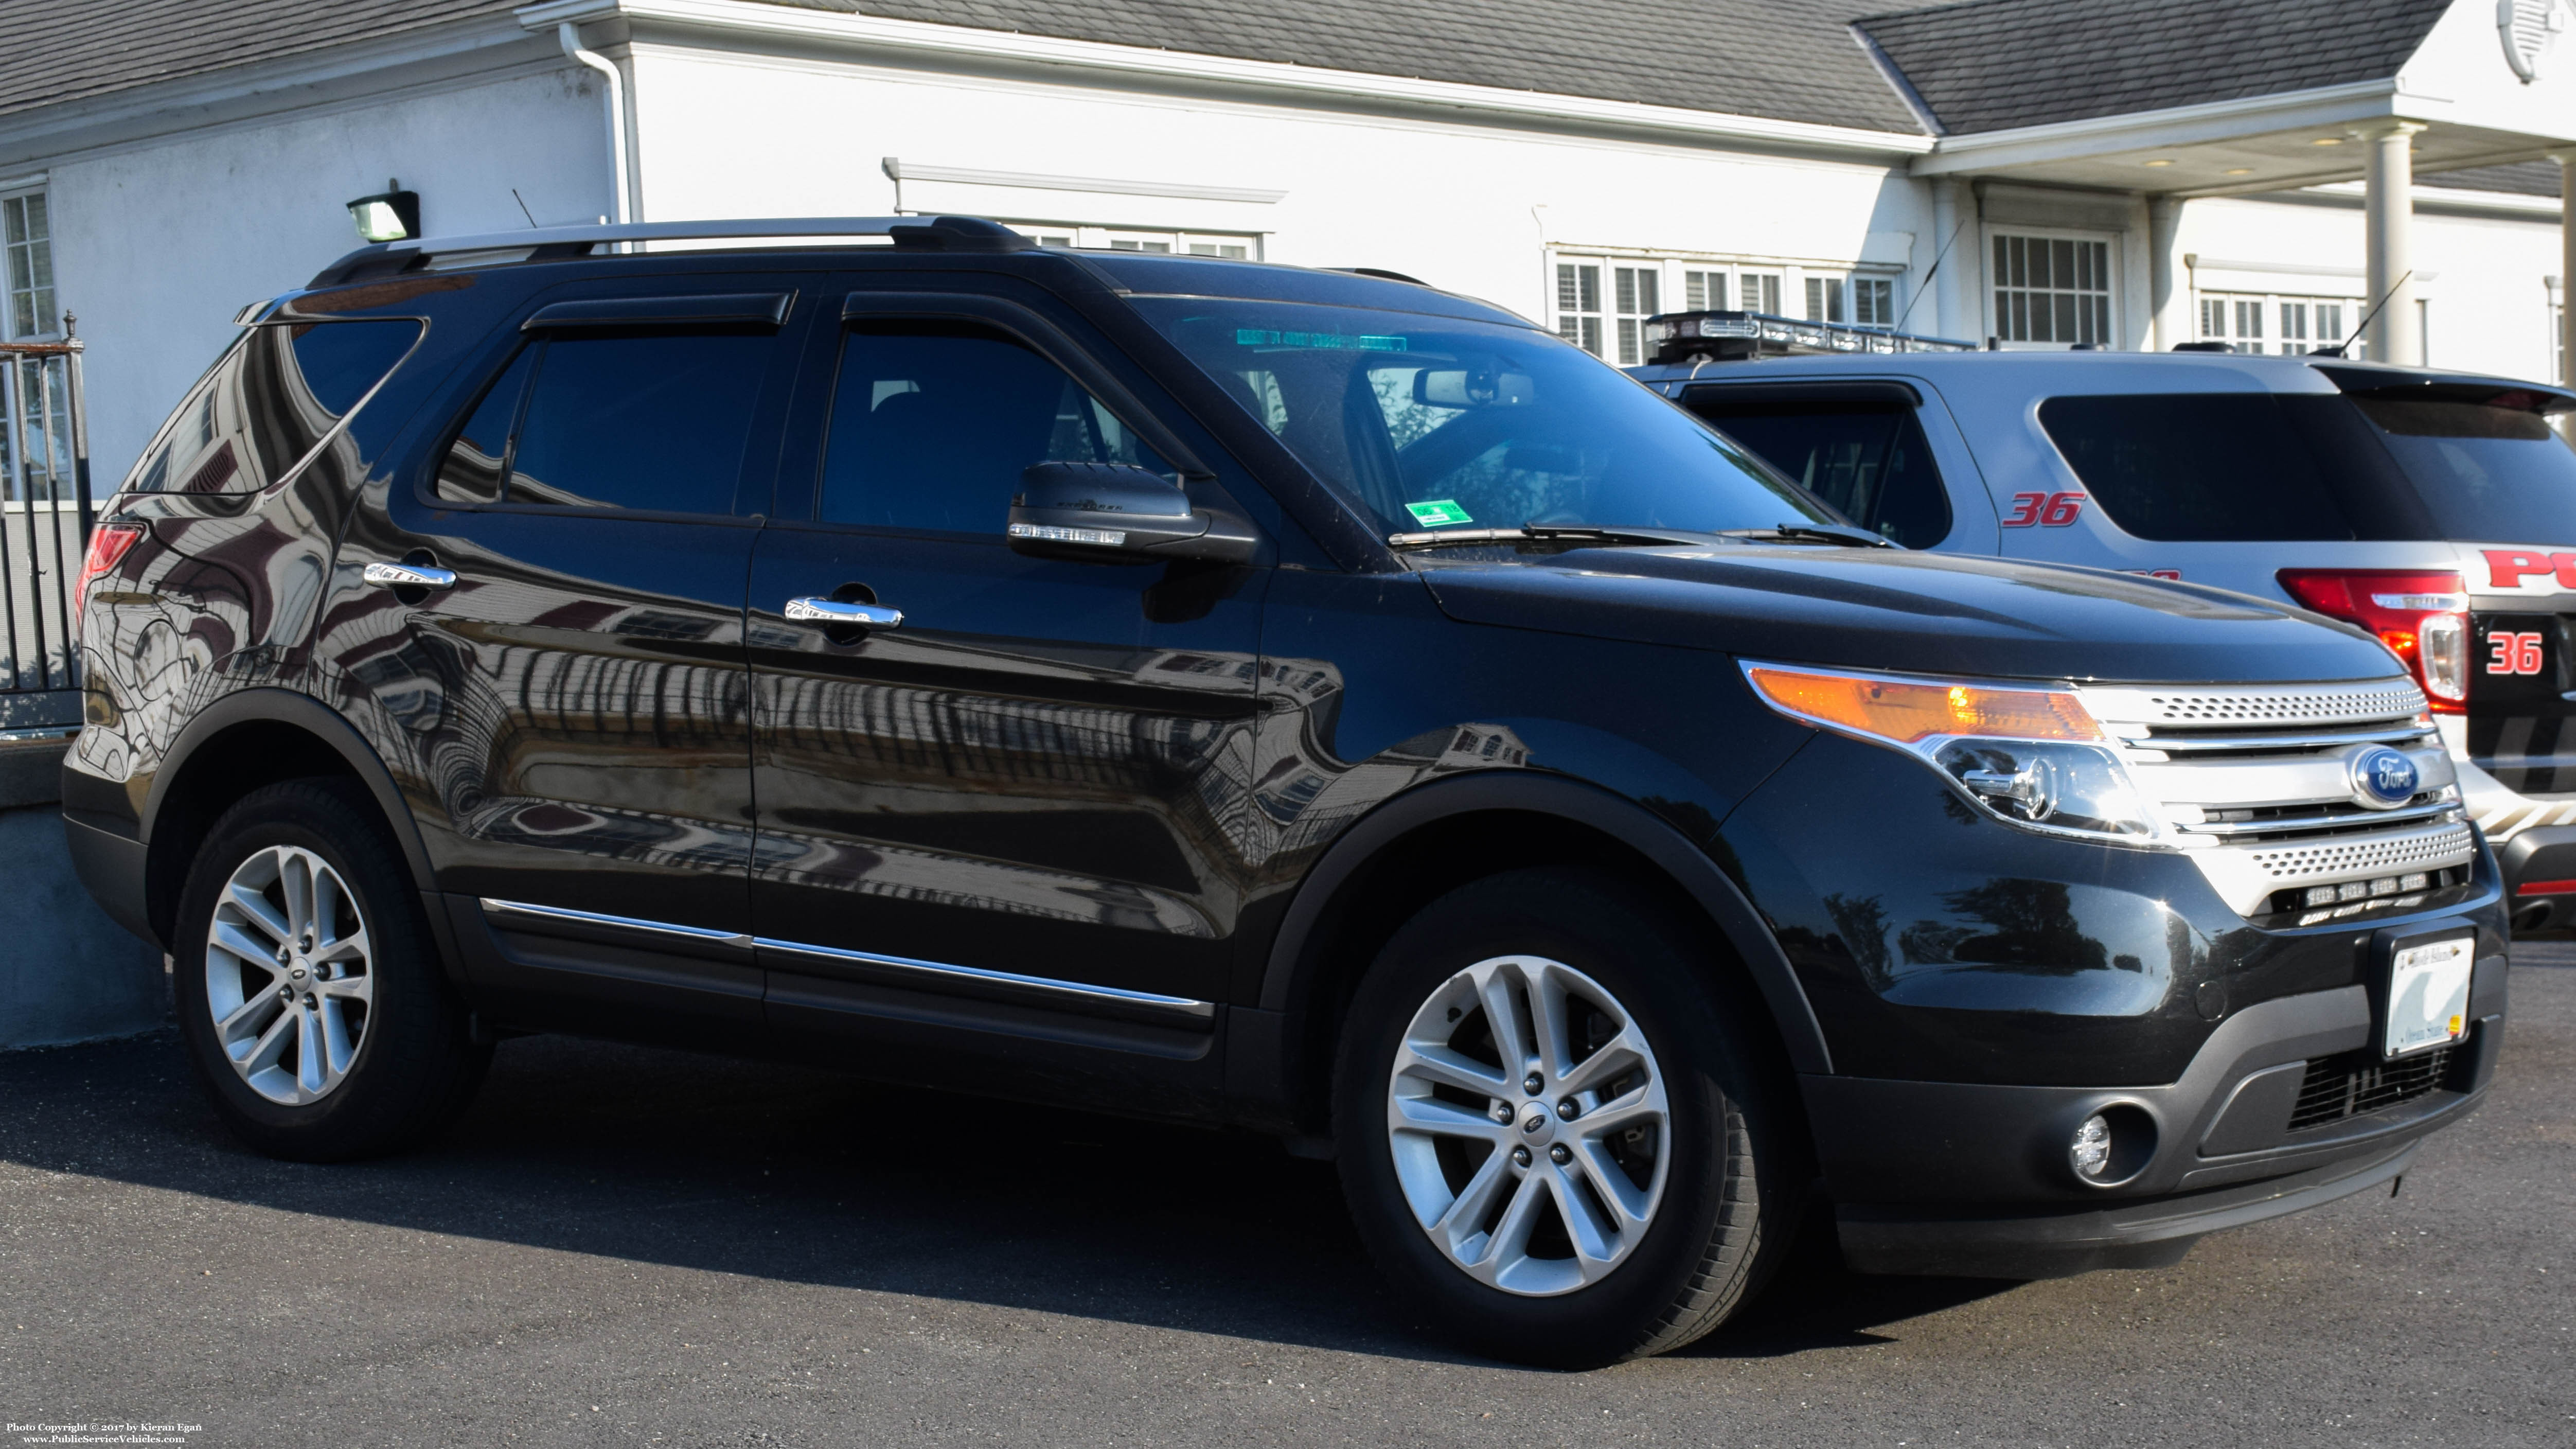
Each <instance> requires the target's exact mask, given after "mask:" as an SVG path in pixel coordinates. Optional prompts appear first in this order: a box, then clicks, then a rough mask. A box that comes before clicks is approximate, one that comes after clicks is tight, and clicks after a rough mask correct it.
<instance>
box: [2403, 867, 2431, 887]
mask: <svg viewBox="0 0 2576 1449" xmlns="http://www.w3.org/2000/svg"><path fill="white" fill-rule="evenodd" d="M2432 883H2433V878H2432V877H2431V876H2429V875H2426V874H2425V873H2424V872H2422V871H2420V870H2419V871H2417V872H2415V873H2414V874H2413V875H2407V876H2400V877H2398V882H2397V888H2398V889H2399V890H2408V891H2420V890H2422V889H2424V888H2425V887H2426V886H2428V885H2431V884H2432Z"/></svg>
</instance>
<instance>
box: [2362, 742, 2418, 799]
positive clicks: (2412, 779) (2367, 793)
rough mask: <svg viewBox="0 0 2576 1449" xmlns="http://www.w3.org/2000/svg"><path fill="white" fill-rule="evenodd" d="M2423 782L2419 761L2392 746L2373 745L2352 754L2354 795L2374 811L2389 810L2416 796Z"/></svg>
mask: <svg viewBox="0 0 2576 1449" xmlns="http://www.w3.org/2000/svg"><path fill="white" fill-rule="evenodd" d="M2420 783H2421V780H2420V777H2419V776H2417V774H2416V773H2415V762H2414V761H2413V760H2410V759H2408V758H2406V757H2405V756H2404V755H2401V754H2399V753H2398V752H2397V751H2395V750H2392V749H2390V748H2388V747H2387V746H2386V745H2373V746H2371V747H2370V748H2369V749H2366V750H2364V751H2362V752H2361V753H2360V754H2357V755H2355V756H2353V757H2352V798H2353V802H2354V803H2355V804H2358V805H2364V806H2367V807H2369V808H2371V809H2373V810H2386V809H2389V808H2391V807H2394V806H2398V805H2403V804H2405V803H2406V802H2407V801H2409V800H2412V799H2414V798H2415V791H2416V788H2417V787H2418V785H2419V784H2420Z"/></svg>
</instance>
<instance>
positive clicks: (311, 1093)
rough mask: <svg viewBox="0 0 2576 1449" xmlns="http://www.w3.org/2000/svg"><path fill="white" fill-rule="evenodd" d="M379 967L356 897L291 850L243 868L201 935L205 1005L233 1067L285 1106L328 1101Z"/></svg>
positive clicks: (310, 856)
mask: <svg viewBox="0 0 2576 1449" xmlns="http://www.w3.org/2000/svg"><path fill="white" fill-rule="evenodd" d="M374 964H375V956H374V952H373V951H372V950H371V949H370V948H369V946H368V944H367V925H366V922H365V921H364V920H363V919H361V918H360V916H359V913H358V902H357V898H356V897H355V896H353V895H351V894H350V892H349V887H348V883H347V882H345V881H343V880H341V879H340V873H339V872H338V871H335V870H333V869H332V868H331V866H330V863H329V862H327V861H325V860H323V859H322V857H320V856H318V855H315V854H314V853H313V852H312V851H309V850H305V849H302V848H301V847H298V846H292V845H272V846H269V847H267V848H266V849H263V850H261V851H259V852H257V853H256V854H254V855H252V856H251V857H250V858H249V859H248V860H245V861H243V862H242V863H241V865H240V866H239V867H238V868H237V869H235V870H234V871H233V874H232V879H230V880H228V881H226V882H224V893H223V896H222V898H221V899H219V900H217V901H216V902H215V918H214V920H213V922H212V923H211V924H209V926H208V927H207V930H206V1005H207V1008H208V1010H209V1011H211V1012H212V1013H213V1015H214V1020H215V1040H216V1041H217V1042H218V1043H220V1044H221V1045H222V1047H223V1050H224V1056H225V1058H226V1059H227V1060H229V1061H231V1063H232V1064H233V1070H234V1071H236V1072H239V1073H240V1074H241V1079H242V1080H243V1081H244V1082H246V1083H248V1084H249V1085H250V1089H251V1090H252V1091H254V1092H257V1093H259V1094H260V1095H261V1096H263V1097H266V1098H267V1099H268V1100H270V1101H272V1102H276V1103H279V1104H281V1105H283V1106H289V1107H300V1106H303V1105H304V1104H306V1103H308V1102H315V1101H319V1100H321V1099H322V1098H323V1097H326V1096H328V1095H330V1093H331V1090H332V1089H333V1088H334V1087H337V1086H339V1085H340V1083H341V1082H342V1081H343V1080H344V1079H346V1077H347V1076H348V1073H349V1065H350V1063H352V1062H354V1061H356V1060H357V1057H358V1048H359V1047H360V1045H362V1044H363V1042H364V1040H365V1037H366V1030H367V1020H368V1017H369V1016H370V1014H371V1013H372V1011H373V1009H374V1002H375V987H376V975H375V970H374Z"/></svg>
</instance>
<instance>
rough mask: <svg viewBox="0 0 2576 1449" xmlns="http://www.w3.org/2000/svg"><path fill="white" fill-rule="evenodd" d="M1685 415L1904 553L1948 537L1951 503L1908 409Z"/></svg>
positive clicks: (1698, 405)
mask: <svg viewBox="0 0 2576 1449" xmlns="http://www.w3.org/2000/svg"><path fill="white" fill-rule="evenodd" d="M1690 406H1691V411H1693V412H1695V413H1697V414H1699V415H1700V416H1701V417H1703V418H1706V419H1708V421H1709V422H1710V423H1711V424H1713V425H1714V426H1715V427H1716V428H1717V429H1718V430H1719V431H1720V432H1723V433H1725V434H1727V435H1728V436H1730V437H1732V438H1734V439H1735V440H1736V441H1737V442H1739V443H1742V444H1743V445H1745V446H1746V447H1748V448H1751V449H1752V450H1753V451H1754V452H1756V453H1758V454H1760V455H1761V457H1762V459H1763V461H1764V462H1767V463H1769V464H1770V465H1771V466H1772V467H1774V468H1777V469H1779V470H1780V471H1781V472H1783V473H1786V474H1788V475H1789V476H1790V477H1791V478H1792V479H1794V480H1796V481H1797V482H1798V484H1799V485H1800V486H1802V487H1804V488H1805V489H1806V490H1807V491H1808V492H1810V493H1813V494H1815V495H1816V496H1817V497H1819V498H1822V499H1824V500H1825V501H1826V502H1827V503H1830V504H1832V505H1833V506H1834V509H1835V511H1836V512H1839V513H1840V514H1842V515H1843V516H1844V517H1845V518H1848V519H1850V520H1851V521H1852V522H1854V523H1857V524H1859V525H1860V526H1861V527H1863V528H1867V529H1872V530H1875V531H1876V532H1877V533H1878V534H1879V535H1880V536H1882V537H1885V538H1891V539H1894V540H1895V541H1896V542H1898V543H1901V544H1903V545H1905V546H1906V547H1907V548H1929V547H1931V546H1932V545H1934V544H1936V543H1939V542H1940V541H1941V540H1942V539H1944V538H1947V537H1949V536H1950V498H1949V495H1948V493H1946V492H1945V491H1944V490H1943V488H1942V486H1941V473H1940V470H1939V469H1938V468H1936V467H1934V466H1933V462H1932V449H1931V445H1930V444H1929V443H1927V442H1926V441H1925V440H1924V437H1923V425H1922V424H1920V423H1918V422H1916V421H1915V419H1914V410H1913V409H1912V408H1909V407H1907V406H1905V405H1904V404H1902V403H1899V402H1894V401H1888V402H1813V403H1800V402H1772V401H1764V402H1758V403H1742V404H1739V403H1730V402H1729V401H1727V399H1726V396H1725V394H1724V392H1723V391H1722V390H1720V391H1718V395H1717V396H1716V397H1714V398H1703V397H1698V396H1694V397H1693V398H1691V400H1690Z"/></svg>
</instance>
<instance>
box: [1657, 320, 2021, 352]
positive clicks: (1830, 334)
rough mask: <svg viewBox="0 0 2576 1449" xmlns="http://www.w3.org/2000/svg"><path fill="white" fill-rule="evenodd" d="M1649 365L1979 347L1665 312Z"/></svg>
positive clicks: (1874, 331) (1828, 325) (1838, 327)
mask: <svg viewBox="0 0 2576 1449" xmlns="http://www.w3.org/2000/svg"><path fill="white" fill-rule="evenodd" d="M1646 348H1647V351H1648V352H1649V353H1650V354H1651V355H1650V356H1649V357H1648V358H1647V359H1646V360H1647V361H1648V362H1649V363H1653V364H1657V365H1663V364H1670V363H1681V362H1692V361H1704V362H1741V361H1744V360H1746V359H1748V358H1755V357H1812V356H1815V355H1817V354H1819V353H1836V352H1974V351H1976V350H1978V349H1977V344H1975V343H1973V342H1961V341H1958V340H1957V339H1955V338H1949V337H1924V336H1919V335H1917V334H1915V333H1912V332H1898V331H1895V330H1893V329H1890V328H1886V327H1863V326H1858V325H1855V324H1853V323H1849V322H1809V321H1806V320H1805V319H1803V318H1798V317H1781V316H1777V315H1775V314H1773V313H1769V312H1661V313H1657V314H1656V315H1654V316H1652V317H1649V318H1647V319H1646Z"/></svg>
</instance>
